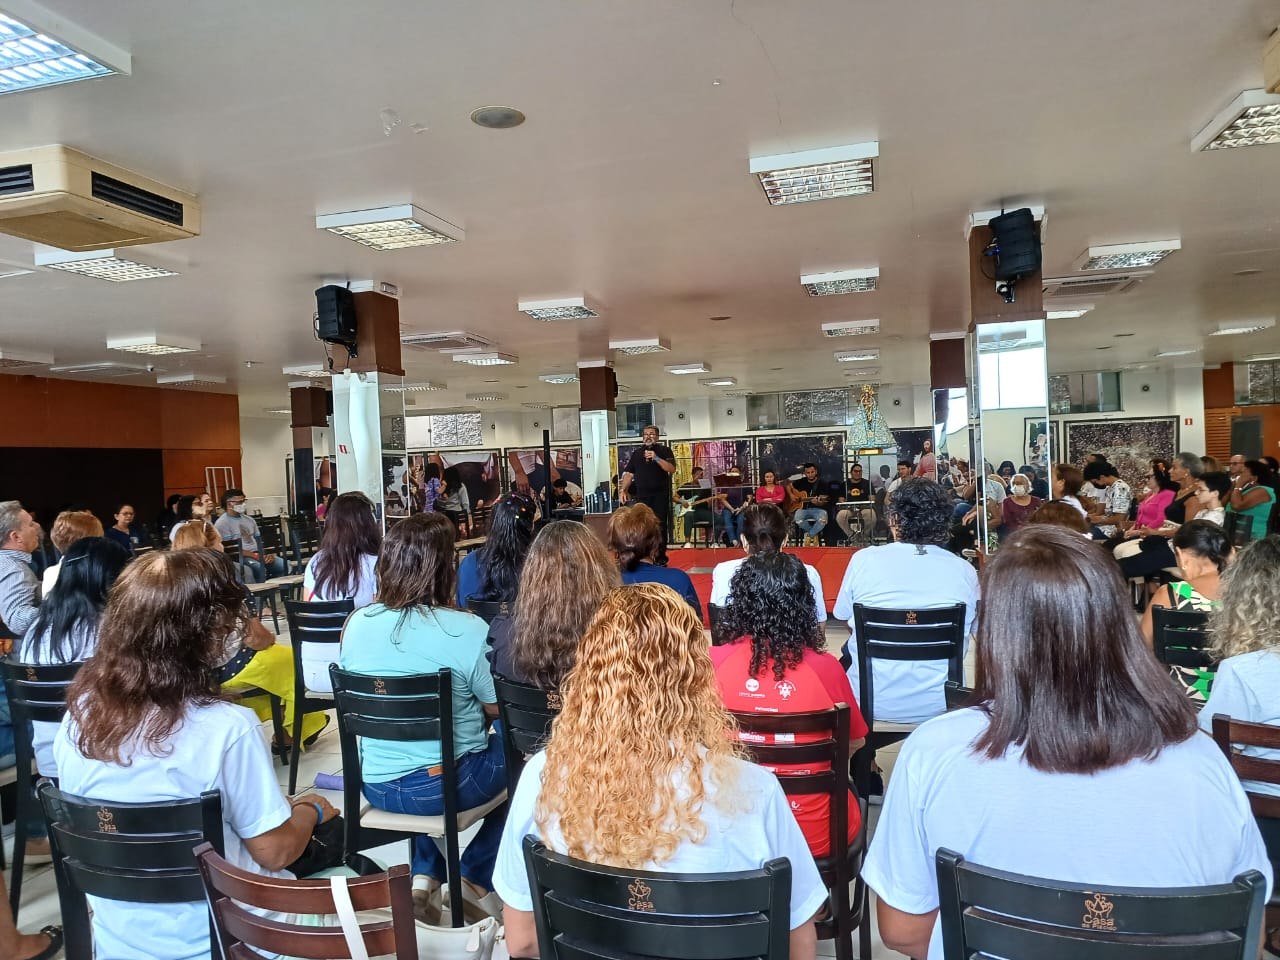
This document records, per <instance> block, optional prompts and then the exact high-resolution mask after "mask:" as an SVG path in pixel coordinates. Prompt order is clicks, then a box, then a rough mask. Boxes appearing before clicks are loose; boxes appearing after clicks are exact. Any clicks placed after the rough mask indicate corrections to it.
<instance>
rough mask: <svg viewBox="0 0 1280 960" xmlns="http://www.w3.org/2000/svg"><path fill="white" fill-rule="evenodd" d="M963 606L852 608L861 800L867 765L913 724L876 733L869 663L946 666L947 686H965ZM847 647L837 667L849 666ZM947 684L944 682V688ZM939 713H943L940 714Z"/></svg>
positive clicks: (942, 701)
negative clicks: (861, 724) (863, 729)
mask: <svg viewBox="0 0 1280 960" xmlns="http://www.w3.org/2000/svg"><path fill="white" fill-rule="evenodd" d="M964 621H965V605H964V604H963V603H957V604H953V605H951V606H948V607H934V608H931V609H915V610H890V609H885V608H881V607H868V606H866V605H864V604H861V603H855V604H854V605H853V637H852V638H851V640H850V642H851V643H852V644H853V645H854V648H855V650H856V653H857V658H858V706H859V707H860V708H861V709H862V716H863V719H864V720H866V722H867V729H868V730H869V731H870V732H869V733H868V734H867V740H866V743H864V744H863V745H862V748H861V749H860V750H858V752H857V753H855V754H854V755H853V778H854V783H855V785H856V787H857V793H858V796H860V797H865V796H867V795H868V794H869V792H870V789H871V761H872V760H873V759H874V758H875V752H876V750H878V749H879V748H881V747H885V746H888V745H889V744H891V743H896V742H897V741H899V740H904V739H906V737H907V735H908V734H910V733H911V731H912V730H913V729H915V727H916V724H906V723H892V722H891V723H892V728H891V729H886V728H885V726H884V724H883V723H882V725H881V729H879V730H877V729H876V715H875V684H874V682H873V680H874V671H873V669H872V662H873V661H875V660H900V661H901V660H907V661H921V660H931V661H939V660H942V661H946V664H947V681H950V682H952V683H956V684H960V683H962V682H963V681H964ZM849 657H850V654H849V647H848V646H847V645H846V647H845V650H844V654H843V655H842V657H841V663H842V664H843V665H844V666H845V668H846V669H848V667H849V666H850V665H851V660H850V659H849ZM945 682H946V681H944V683H945ZM938 693H939V701H940V705H945V702H946V701H945V693H944V689H939V691H938ZM939 712H942V711H941V710H940V711H939Z"/></svg>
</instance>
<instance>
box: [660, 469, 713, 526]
mask: <svg viewBox="0 0 1280 960" xmlns="http://www.w3.org/2000/svg"><path fill="white" fill-rule="evenodd" d="M705 473H706V471H704V470H703V469H702V467H694V468H693V469H692V470H691V471H690V475H689V482H688V483H686V484H683V485H682V486H681V487H680V489H679V490H677V491H676V492H675V495H674V496H673V497H672V498H671V500H672V502H673V503H678V504H680V505H681V506H684V507H689V508H690V509H689V512H688V513H686V514H684V539H685V544H686V545H689V544H691V543H693V532H694V528H695V527H699V526H701V527H703V528H704V529H705V530H706V539H707V542H708V543H710V542H711V540H712V536H711V534H712V530H711V528H712V525H713V524H714V518H713V514H712V512H711V506H712V504H713V503H716V502H717V501H716V500H715V494H714V492H713V491H712V489H711V481H710V480H707V479H705Z"/></svg>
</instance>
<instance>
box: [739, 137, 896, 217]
mask: <svg viewBox="0 0 1280 960" xmlns="http://www.w3.org/2000/svg"><path fill="white" fill-rule="evenodd" d="M878 156H880V143H879V142H878V141H874V140H873V141H871V142H870V143H855V144H850V145H848V146H843V147H827V148H825V149H823V150H805V151H803V152H801V153H780V154H775V155H773V156H769V157H753V158H752V159H751V162H750V164H749V169H750V170H751V172H752V173H754V174H755V175H756V176H757V177H759V178H760V186H761V187H763V188H764V195H765V196H766V197H768V198H769V202H770V203H772V204H774V205H778V204H783V203H804V202H805V201H807V200H833V199H836V198H838V197H856V196H860V195H862V194H864V193H870V192H871V191H872V190H874V189H875V166H874V161H875V159H876V157H878Z"/></svg>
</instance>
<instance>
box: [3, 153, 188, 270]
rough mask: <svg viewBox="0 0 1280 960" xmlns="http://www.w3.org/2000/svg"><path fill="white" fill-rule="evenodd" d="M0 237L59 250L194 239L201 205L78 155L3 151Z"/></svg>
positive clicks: (161, 187)
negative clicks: (33, 242) (1, 234)
mask: <svg viewBox="0 0 1280 960" xmlns="http://www.w3.org/2000/svg"><path fill="white" fill-rule="evenodd" d="M24 170H25V171H27V172H26V173H25V174H24V173H23V172H22V171H24ZM24 176H25V177H26V185H25V186H23V185H22V183H23V179H22V178H23V177H24ZM0 233H8V234H12V235H13V236H15V237H22V238H23V239H24V240H33V241H35V242H36V243H43V244H47V245H49V246H51V247H57V248H58V249H60V250H70V251H74V252H83V251H89V250H107V249H110V248H112V247H124V246H129V245H130V244H135V243H158V242H160V241H163V240H182V239H185V238H187V237H194V236H196V235H198V234H199V233H200V207H199V204H197V203H196V200H195V198H194V197H192V196H190V195H189V194H186V193H182V192H180V191H178V190H173V189H170V188H169V187H166V186H164V185H163V184H160V183H156V182H155V181H154V180H148V179H147V178H146V177H141V176H139V175H138V174H135V173H131V172H129V171H128V170H125V169H123V168H121V167H117V166H113V165H112V164H109V163H104V162H103V161H101V160H98V159H96V158H94V157H90V156H88V155H87V154H83V153H81V152H80V151H79V150H72V149H71V148H70V147H64V146H60V145H59V146H49V147H35V148H33V149H31V150H19V151H16V152H14V153H6V154H0Z"/></svg>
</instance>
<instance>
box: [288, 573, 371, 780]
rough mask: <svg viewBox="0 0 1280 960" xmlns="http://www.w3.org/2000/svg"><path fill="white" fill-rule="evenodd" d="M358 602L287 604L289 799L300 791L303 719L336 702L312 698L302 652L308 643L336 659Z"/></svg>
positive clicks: (345, 600)
mask: <svg viewBox="0 0 1280 960" xmlns="http://www.w3.org/2000/svg"><path fill="white" fill-rule="evenodd" d="M355 607H356V605H355V601H354V600H350V599H344V600H312V601H310V602H307V601H305V600H288V599H286V600H285V602H284V616H285V620H286V621H288V624H289V646H290V648H291V649H292V652H293V729H292V730H291V731H289V733H290V736H291V737H292V738H293V745H292V746H291V747H290V749H289V795H290V796H293V794H294V793H296V792H297V790H298V760H299V757H300V755H301V751H302V718H303V717H304V716H305V715H306V714H307V713H310V712H314V711H316V710H328V709H329V708H330V707H332V706H333V698H332V697H331V696H330V695H329V694H326V693H324V692H323V691H321V693H320V695H319V696H314V695H309V692H308V690H307V680H306V675H305V673H304V671H303V669H302V648H303V644H307V643H323V644H329V645H330V648H331V649H332V650H333V652H334V654H335V656H334V657H333V659H335V660H336V659H337V656H336V654H337V652H338V647H337V645H338V644H339V643H341V642H342V628H343V626H344V625H345V624H346V622H347V617H349V616H350V615H351V613H352V612H353V611H354V610H355Z"/></svg>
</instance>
